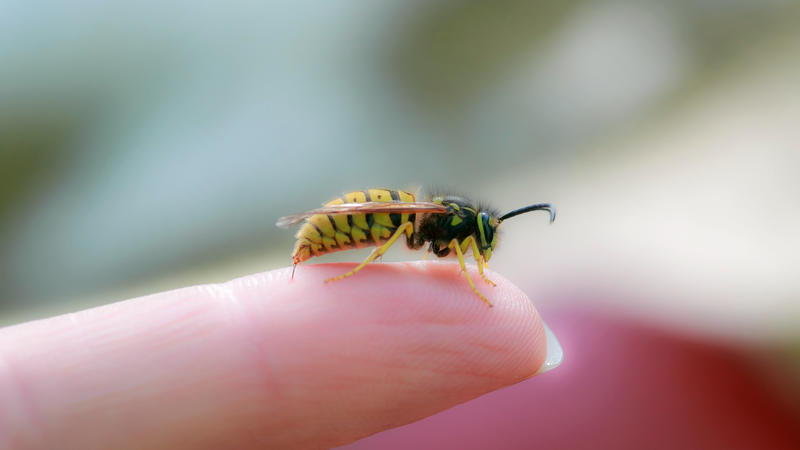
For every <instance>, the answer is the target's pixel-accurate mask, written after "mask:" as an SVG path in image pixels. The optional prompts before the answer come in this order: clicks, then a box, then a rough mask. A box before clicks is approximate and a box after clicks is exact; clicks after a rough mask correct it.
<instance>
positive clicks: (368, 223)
mask: <svg viewBox="0 0 800 450" xmlns="http://www.w3.org/2000/svg"><path fill="white" fill-rule="evenodd" d="M415 201H416V199H415V197H414V194H411V193H409V192H405V191H396V190H390V189H367V190H365V191H355V192H349V193H347V194H345V195H344V196H342V197H339V198H337V199H334V200H331V201H330V202H328V203H326V204H325V206H331V205H340V204H342V203H364V202H415ZM408 221H412V222H413V221H414V214H388V213H375V214H336V215H324V214H316V215H313V216H311V217H309V218H308V219H306V221H305V223H304V224H303V226H302V227H300V231H298V232H297V243H296V244H295V247H294V253H293V254H292V258H293V259H294V263H295V264H297V263H300V262H303V261H305V260H307V259H309V258H311V257H314V256H320V255H324V254H326V253H331V252H338V251H341V250H350V249H354V248H362V247H368V246H372V245H381V244H383V243H385V242H386V241H387V240H388V239H389V238H390V237H391V236H392V234H394V232H395V231H396V230H397V228H398V227H399V226H400V225H402V224H403V223H405V222H408ZM413 233H414V231H413V230H409V231H408V233H407V236H408V237H411V235H412V234H413Z"/></svg>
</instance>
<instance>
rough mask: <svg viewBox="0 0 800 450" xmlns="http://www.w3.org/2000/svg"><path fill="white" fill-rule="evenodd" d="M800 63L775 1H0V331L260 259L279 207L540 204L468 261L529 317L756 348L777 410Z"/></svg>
mask: <svg viewBox="0 0 800 450" xmlns="http://www.w3.org/2000/svg"><path fill="white" fill-rule="evenodd" d="M799 55H800V3H798V2H794V1H778V0H773V1H763V0H736V1H727V2H722V1H711V0H701V1H677V2H659V1H638V2H637V1H622V0H621V1H602V2H584V1H564V2H543V1H521V0H501V1H495V2H485V1H475V0H443V1H433V2H426V1H407V2H386V1H383V2H367V1H353V0H344V1H339V2H309V1H298V2H249V1H236V2H225V3H222V2H220V3H213V2H211V3H205V2H204V3H200V2H185V1H178V0H168V1H162V2H142V3H128V4H122V5H114V6H111V5H109V4H107V3H106V2H100V1H92V0H83V1H80V2H48V3H39V2H15V1H6V2H0V325H8V324H12V323H16V322H21V321H25V320H29V319H34V318H38V317H45V316H48V315H52V314H57V313H63V312H69V311H73V310H76V309H79V308H84V307H88V306H93V305H99V304H104V303H109V302H112V301H116V300H121V299H124V298H128V297H132V296H137V295H143V294H148V293H152V292H157V291H160V290H164V289H170V288H177V287H181V286H185V285H189V284H197V283H208V282H219V281H225V280H227V279H230V278H233V277H236V276H239V275H244V274H247V273H252V272H258V271H263V270H268V269H273V268H277V267H281V266H286V265H288V264H289V263H290V259H289V253H290V250H291V247H292V245H293V237H292V233H291V232H289V231H286V230H281V229H278V228H276V227H275V226H274V223H275V220H276V219H277V218H278V217H279V216H281V215H285V214H288V213H293V212H298V211H302V210H305V209H310V208H312V207H315V206H317V205H319V204H320V203H321V202H323V201H325V200H328V199H330V198H332V197H334V196H337V195H339V194H341V193H343V192H346V191H348V190H352V189H361V188H366V187H383V186H386V187H396V188H414V187H416V186H420V185H422V186H427V185H436V186H448V187H452V188H453V189H455V190H456V191H459V192H463V193H465V194H468V195H471V196H473V197H475V198H477V199H485V200H489V201H491V202H492V203H493V204H494V205H495V207H496V208H498V209H500V210H503V211H505V210H508V209H511V208H514V207H518V206H521V205H525V204H529V203H532V202H537V201H550V202H553V203H555V204H556V205H557V207H558V209H559V218H558V220H557V221H556V223H555V224H554V225H553V226H547V224H546V218H545V217H544V216H545V215H541V216H538V215H530V216H524V218H523V217H521V218H519V219H515V221H514V222H508V223H507V224H506V225H504V228H505V230H504V235H503V237H502V239H503V240H502V242H501V244H500V248H499V249H498V251H497V252H496V253H495V256H494V258H493V260H492V269H494V270H497V271H499V272H501V273H503V274H504V275H506V276H507V277H509V278H510V279H512V280H513V281H515V282H517V283H518V284H520V285H521V286H522V287H523V288H524V289H525V290H526V291H527V292H528V293H529V294H530V295H531V296H532V297H533V298H534V299H535V301H536V302H537V304H538V305H539V306H540V307H541V308H543V309H544V310H547V309H548V308H557V307H561V306H562V305H564V304H565V303H566V304H570V306H571V307H575V308H592V309H602V310H604V311H606V312H607V313H610V314H613V315H618V316H621V317H626V318H633V319H634V320H637V321H642V322H646V323H654V324H657V325H658V326H661V327H666V328H669V329H673V330H677V331H679V332H680V333H682V334H685V335H690V336H694V337H697V338H701V339H712V340H721V341H725V342H735V343H737V345H739V344H741V345H745V346H748V347H755V348H758V349H767V350H766V351H765V352H760V353H761V354H762V355H763V354H766V355H767V356H766V357H765V358H766V359H768V360H770V361H771V362H770V364H769V366H770V367H773V368H777V369H776V370H775V372H776V373H782V374H783V375H780V376H779V378H781V379H784V382H783V383H782V386H783V388H782V389H785V391H783V392H785V396H786V397H788V398H793V399H794V401H796V399H797V398H798V396H797V389H798V386H800V383H798V382H797V379H800V369H798V357H797V356H796V355H797V353H798V351H797V348H798V344H797V343H798V342H800V328H799V327H798V325H800V302H798V300H799V299H798V297H800V273H798V272H799V271H798V268H800V256H799V255H800V207H799V206H798V198H800V180H798V176H797V174H798V169H799V168H800V56H799ZM362 257H363V253H362V254H358V253H355V254H353V253H347V254H344V253H340V254H338V255H336V256H333V257H326V258H325V259H320V260H319V261H323V260H326V261H331V260H351V261H356V260H358V259H360V258H362ZM419 257H421V254H418V255H414V254H408V253H407V252H406V251H405V250H401V249H395V250H393V251H392V252H390V255H389V256H388V257H387V259H388V260H402V259H410V258H419ZM587 294H590V295H587ZM634 299H635V300H634ZM570 302H571V303H570ZM786 374H789V375H786ZM789 393H791V394H789Z"/></svg>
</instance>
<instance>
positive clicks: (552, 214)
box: [497, 203, 556, 223]
mask: <svg viewBox="0 0 800 450" xmlns="http://www.w3.org/2000/svg"><path fill="white" fill-rule="evenodd" d="M539 210H544V211H547V212H549V213H550V223H553V222H554V221H555V220H556V207H555V206H553V205H551V204H550V203H537V204H535V205H530V206H525V207H522V208H519V209H515V210H513V211H509V212H507V213H505V214H503V216H502V217H500V218H499V219H497V220H498V221H500V222H502V221H504V220H506V219H510V218H512V217H514V216H518V215H520V214H525V213H526V212H531V211H539Z"/></svg>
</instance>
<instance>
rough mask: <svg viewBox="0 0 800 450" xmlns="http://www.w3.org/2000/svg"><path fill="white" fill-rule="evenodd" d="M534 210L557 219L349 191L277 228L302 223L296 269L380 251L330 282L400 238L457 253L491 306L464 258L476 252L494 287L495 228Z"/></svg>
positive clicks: (458, 200) (462, 202) (453, 199)
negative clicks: (330, 257)
mask: <svg viewBox="0 0 800 450" xmlns="http://www.w3.org/2000/svg"><path fill="white" fill-rule="evenodd" d="M536 210H546V211H549V212H550V222H553V220H555V208H553V206H552V205H550V204H549V203H537V204H533V205H529V206H525V207H523V208H519V209H515V210H513V211H510V212H508V213H506V214H504V215H502V216H499V215H498V214H497V212H495V211H493V210H490V209H489V208H486V207H482V206H479V205H476V204H475V203H473V202H470V201H468V200H466V199H464V198H462V197H458V196H455V195H435V196H433V198H431V199H430V201H427V202H420V201H417V199H416V196H415V195H414V194H412V193H410V192H406V191H400V190H393V189H367V190H364V191H354V192H349V193H347V194H345V195H343V196H342V197H339V198H336V199H333V200H331V201H330V202H328V203H326V204H325V205H324V206H323V207H322V208H318V209H314V210H311V211H307V212H305V213H301V214H295V215H292V216H286V217H281V218H280V219H279V220H278V223H277V225H278V226H280V227H286V226H289V225H292V224H296V223H300V222H303V225H302V226H301V228H300V230H299V231H298V232H297V236H296V237H297V242H296V243H295V248H294V252H293V253H292V259H293V261H294V265H295V267H297V264H299V263H301V262H303V261H306V260H308V259H309V258H312V257H314V256H320V255H323V254H326V253H330V252H335V251H341V250H349V249H353V248H361V247H366V246H375V247H376V248H375V250H373V252H372V253H371V254H370V255H369V256H368V257H367V259H366V260H365V261H364V262H362V263H361V264H359V265H358V266H356V268H355V269H353V270H351V271H350V272H347V273H345V274H343V275H340V276H338V277H334V278H330V279H328V280H325V281H326V282H329V281H336V280H340V279H343V278H346V277H349V276H352V275H354V274H355V273H357V272H358V271H359V270H361V269H362V268H363V267H364V266H366V265H367V264H368V263H369V262H371V261H372V260H374V259H375V258H377V257H379V256H381V255H383V254H384V253H385V252H386V250H388V249H389V247H391V246H392V245H393V244H394V243H395V242H397V240H398V239H400V238H401V237H402V236H405V238H406V244H407V245H408V247H409V248H411V249H419V248H422V247H423V246H425V245H428V251H429V252H431V253H433V254H435V255H436V256H438V257H445V256H448V255H450V254H451V252H452V253H455V255H456V256H457V257H458V262H459V265H460V266H461V270H462V271H463V273H464V276H465V277H466V279H467V281H468V282H469V285H470V287H472V290H473V291H474V292H475V293H476V294H477V295H478V297H480V298H481V300H483V301H484V302H486V304H488V305H489V306H492V304H491V302H490V301H489V300H488V299H487V298H486V297H484V296H483V294H481V293H480V291H478V289H477V288H476V287H475V285H474V284H473V283H472V279H471V278H470V277H469V274H468V273H467V269H466V266H465V263H464V254H465V253H468V252H469V251H470V250H471V251H472V256H473V258H474V259H475V262H476V263H477V265H478V273H479V274H480V275H481V278H483V280H484V281H486V282H487V283H488V284H490V285H492V286H494V283H493V282H492V281H490V280H489V279H488V278H486V276H485V274H484V270H483V269H484V267H485V266H486V262H487V261H488V260H489V259H490V258H491V257H492V250H494V248H495V246H496V245H497V228H498V227H499V226H500V224H501V223H502V222H503V221H504V220H506V219H509V218H511V217H514V216H517V215H519V214H524V213H526V212H530V211H536ZM292 276H294V271H292Z"/></svg>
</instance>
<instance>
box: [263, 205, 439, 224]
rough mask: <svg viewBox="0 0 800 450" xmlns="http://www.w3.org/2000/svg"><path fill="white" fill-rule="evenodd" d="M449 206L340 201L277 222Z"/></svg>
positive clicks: (434, 210) (436, 210)
mask: <svg viewBox="0 0 800 450" xmlns="http://www.w3.org/2000/svg"><path fill="white" fill-rule="evenodd" d="M446 212H447V207H445V206H442V205H440V204H438V203H429V202H364V203H340V204H338V205H330V206H323V207H322V208H317V209H312V210H311V211H306V212H304V213H300V214H292V215H291V216H284V217H281V218H280V219H278V222H277V223H276V224H275V225H277V226H279V227H281V228H288V227H289V226H291V225H296V224H298V223H300V222H302V221H303V220H305V219H307V218H309V217H311V216H313V215H315V214H328V215H337V214H378V213H388V214H404V213H408V214H416V213H432V214H444V213H446Z"/></svg>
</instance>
